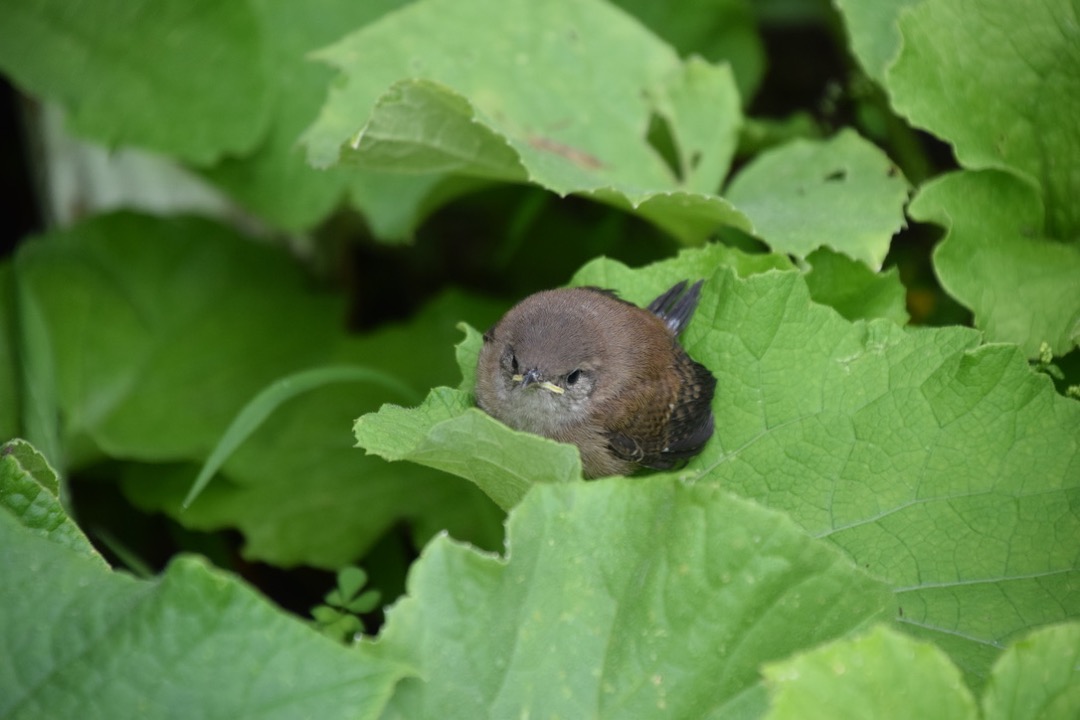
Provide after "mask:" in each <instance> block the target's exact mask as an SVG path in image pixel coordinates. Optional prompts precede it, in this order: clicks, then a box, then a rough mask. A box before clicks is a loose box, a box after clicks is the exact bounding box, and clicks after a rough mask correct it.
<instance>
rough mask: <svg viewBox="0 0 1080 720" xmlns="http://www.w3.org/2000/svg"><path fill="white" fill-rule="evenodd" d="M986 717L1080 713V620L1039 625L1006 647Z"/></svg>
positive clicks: (1030, 718)
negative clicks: (1042, 626) (1052, 624)
mask: <svg viewBox="0 0 1080 720" xmlns="http://www.w3.org/2000/svg"><path fill="white" fill-rule="evenodd" d="M983 709H984V711H985V712H984V717H985V718H986V720H1006V719H1007V720H1036V718H1039V719H1042V720H1051V719H1052V718H1073V717H1077V716H1080V624H1077V623H1068V624H1064V625H1055V626H1052V627H1048V628H1043V629H1041V630H1036V631H1035V632H1033V633H1031V634H1030V635H1028V636H1027V637H1025V638H1022V639H1020V640H1017V641H1016V642H1015V643H1013V644H1012V645H1010V646H1009V647H1008V648H1006V650H1005V652H1004V653H1002V655H1001V658H1000V659H999V660H998V661H997V663H996V664H995V665H994V671H993V673H992V674H991V676H990V682H989V683H987V686H986V692H985V693H984V694H983Z"/></svg>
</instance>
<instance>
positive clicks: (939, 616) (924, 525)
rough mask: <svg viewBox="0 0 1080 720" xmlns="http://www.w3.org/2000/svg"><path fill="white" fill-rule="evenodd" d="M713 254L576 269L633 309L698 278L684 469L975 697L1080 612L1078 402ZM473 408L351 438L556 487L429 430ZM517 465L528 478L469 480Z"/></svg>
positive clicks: (1006, 359) (515, 450) (979, 352)
mask: <svg viewBox="0 0 1080 720" xmlns="http://www.w3.org/2000/svg"><path fill="white" fill-rule="evenodd" d="M714 252H715V251H712V250H710V249H709V248H705V249H702V250H696V251H687V252H684V253H683V254H682V255H681V256H680V257H679V258H678V259H676V260H675V261H669V263H658V264H656V265H653V266H650V267H647V268H643V269H641V270H638V271H636V272H632V273H629V272H626V271H625V270H624V269H623V268H622V267H621V266H620V265H618V264H616V263H610V265H609V262H610V261H598V262H597V263H596V264H595V265H591V266H590V268H589V270H588V273H587V274H586V275H584V277H585V278H587V280H586V281H592V280H594V279H597V278H599V279H601V280H612V281H617V282H611V283H607V282H605V283H604V284H606V285H609V286H612V287H614V288H615V289H616V290H618V291H620V293H621V294H622V296H623V297H625V298H627V299H628V300H631V301H633V302H637V303H641V302H647V301H648V300H650V299H651V298H652V297H655V294H656V293H657V292H659V291H661V290H663V289H664V288H665V287H666V286H667V285H665V283H666V284H670V282H671V281H672V277H673V275H678V276H681V277H679V278H678V279H681V278H685V277H699V278H705V279H706V283H705V287H704V290H703V293H702V300H701V304H700V306H699V308H698V311H697V313H696V315H695V317H694V319H693V321H692V322H691V323H690V326H689V327H688V329H687V330H686V332H685V333H684V335H683V344H684V345H685V347H686V348H687V350H688V352H689V353H690V355H691V356H692V357H694V358H695V359H697V360H699V361H700V362H702V363H704V364H705V365H706V366H707V367H708V368H709V369H710V370H712V372H713V373H714V375H716V377H717V381H718V383H717V391H716V397H715V399H714V402H713V411H714V414H715V416H716V430H715V434H714V437H713V439H712V440H711V441H710V442H709V443H708V444H707V445H706V446H705V449H704V451H703V452H702V454H701V455H699V456H698V457H696V458H694V459H693V460H691V461H690V462H689V464H688V465H687V466H686V468H685V469H684V470H683V471H681V473H680V476H682V477H684V478H687V479H690V478H695V477H696V478H697V482H699V483H700V482H704V481H709V482H718V483H721V484H722V485H723V486H724V487H725V488H727V489H729V490H731V491H732V492H735V493H737V494H739V495H743V496H745V497H748V498H752V499H755V500H757V501H759V502H761V503H763V504H765V505H768V506H770V507H773V508H777V509H781V510H784V511H787V512H788V513H790V514H791V516H792V517H793V518H794V519H795V520H796V522H798V523H799V524H800V525H802V526H803V527H804V528H805V529H806V530H807V532H809V533H810V534H812V535H814V536H816V537H823V538H828V539H830V540H831V541H832V542H833V543H835V544H836V545H838V546H839V547H841V548H842V549H843V550H844V551H845V552H847V553H849V554H850V556H851V557H852V558H853V559H854V560H855V561H856V562H857V563H858V564H859V566H860V567H865V568H866V569H867V570H869V571H870V572H871V573H873V574H875V575H876V576H878V577H880V578H882V579H883V580H885V581H886V582H887V583H889V585H890V586H891V587H893V588H894V589H895V590H896V592H897V595H898V601H899V607H898V611H897V612H898V613H902V617H901V618H900V620H899V621H900V622H901V623H902V625H903V626H904V627H905V628H907V629H908V630H909V631H910V632H911V633H913V634H915V635H917V636H920V637H925V638H929V639H933V640H934V641H935V642H936V643H937V644H938V645H939V646H941V647H942V648H943V649H945V650H946V651H947V652H948V653H949V654H950V656H951V657H952V658H953V660H954V661H955V662H956V663H957V664H958V665H959V666H960V667H961V669H962V670H963V671H964V672H965V674H966V675H967V676H968V678H969V679H970V680H971V681H972V682H974V683H976V684H978V683H981V682H982V681H983V680H984V679H985V677H986V674H987V673H988V671H989V667H990V665H991V664H992V662H993V661H994V658H995V657H996V656H997V654H998V652H999V649H1000V648H1001V647H1002V646H1003V645H1004V643H1005V642H1006V641H1007V640H1008V639H1009V638H1011V637H1013V636H1015V635H1017V634H1019V633H1022V632H1025V631H1026V630H1028V629H1030V628H1033V627H1037V626H1039V625H1042V624H1046V623H1051V622H1059V621H1061V620H1064V619H1068V618H1072V617H1080V595H1077V593H1076V592H1075V587H1076V584H1077V582H1078V581H1080V567H1078V560H1077V556H1076V553H1075V547H1074V545H1075V543H1074V542H1073V541H1072V539H1073V538H1075V537H1077V536H1080V513H1078V512H1077V511H1076V507H1077V504H1076V502H1075V501H1076V499H1077V497H1080V473H1077V472H1076V467H1077V463H1078V462H1080V434H1078V433H1077V432H1076V429H1077V428H1078V427H1080V405H1077V404H1076V403H1074V402H1072V401H1071V400H1068V399H1066V398H1063V397H1061V396H1059V395H1057V394H1056V393H1055V392H1054V389H1053V386H1052V385H1051V383H1050V381H1049V379H1048V378H1046V377H1045V376H1042V375H1039V374H1036V373H1034V372H1033V371H1032V370H1031V368H1029V367H1028V365H1027V363H1026V361H1025V358H1024V356H1023V354H1022V353H1021V352H1020V351H1019V350H1018V348H1016V347H1012V346H1004V345H990V346H979V344H978V341H979V338H978V334H977V333H975V332H974V331H970V330H965V329H960V328H948V329H918V330H911V331H905V330H904V329H902V328H900V327H898V326H897V325H896V324H895V323H894V322H892V321H890V320H873V321H869V322H865V321H857V322H850V321H847V320H845V319H844V318H842V317H841V316H840V315H838V314H837V313H836V312H835V311H833V310H831V309H829V308H826V307H823V306H820V305H817V304H815V303H813V302H811V299H810V295H809V292H808V290H807V287H806V285H805V283H804V281H803V280H802V277H801V275H800V274H799V273H797V272H776V271H772V272H766V273H762V274H755V275H749V276H748V277H746V278H744V279H740V278H737V277H736V276H735V275H734V274H733V273H732V272H731V270H730V269H728V268H726V267H725V266H724V265H722V264H719V263H717V259H716V257H715V256H713V255H711V254H710V253H714ZM695 259H697V260H698V261H699V264H698V265H697V266H696V267H695V266H694V264H693V263H694V260H695ZM676 268H677V273H676V272H675V270H676ZM471 404H472V403H471V398H470V397H469V396H468V395H466V394H465V393H463V392H460V391H449V390H443V391H440V392H439V393H436V394H434V395H433V396H432V397H430V398H429V400H428V402H427V404H426V405H424V406H422V408H421V409H419V410H413V411H409V410H404V409H401V408H393V409H390V408H384V409H383V410H382V411H381V412H380V413H379V415H376V416H365V417H364V418H361V420H360V421H358V430H359V432H358V435H357V437H358V440H359V442H360V444H361V445H362V446H364V447H367V448H368V449H369V450H372V449H376V450H377V451H378V452H379V453H380V454H383V455H384V456H385V457H409V458H411V459H417V460H418V461H421V462H424V461H427V460H428V459H431V458H437V459H438V462H439V463H440V467H441V468H443V469H446V470H448V471H451V472H454V473H457V474H460V475H462V476H463V477H466V478H468V479H470V480H472V481H473V482H476V483H477V484H481V482H482V483H483V484H482V485H481V487H483V488H484V490H485V492H487V493H489V494H491V495H492V496H493V497H496V498H497V501H498V502H500V504H503V505H504V506H506V504H507V502H508V501H509V502H513V500H514V499H515V498H516V497H520V495H521V493H522V492H523V491H524V490H525V489H526V488H527V486H528V485H529V484H534V483H535V484H539V483H541V482H543V481H545V480H547V481H550V480H551V479H555V478H560V477H565V475H564V474H561V473H564V472H565V470H564V468H565V467H566V466H565V459H566V455H564V454H563V453H564V450H563V447H566V448H567V449H570V450H572V449H573V448H570V447H569V446H556V445H553V444H546V442H545V441H543V440H541V439H537V438H531V437H529V436H527V435H523V434H520V433H513V432H511V431H509V430H508V429H505V428H503V427H502V426H501V425H499V424H498V423H495V422H494V421H490V423H489V424H490V428H487V427H485V428H484V430H485V441H484V443H483V445H479V444H477V443H470V442H469V441H467V440H463V439H461V436H459V435H454V436H449V435H446V434H445V433H443V432H441V431H440V432H439V433H436V432H434V430H435V429H439V428H447V427H454V426H455V423H465V422H467V423H469V427H470V430H471V431H472V430H474V427H475V426H478V425H480V421H481V420H482V419H484V417H483V415H481V414H480V413H479V411H477V410H474V409H472V410H470V409H469V408H470V407H471ZM466 418H468V419H466ZM476 436H478V435H476ZM417 448H420V449H421V450H422V452H418V451H417ZM455 456H456V457H455ZM519 457H528V462H527V463H526V466H527V467H526V468H524V469H523V470H521V471H515V473H514V474H512V475H510V474H508V473H506V472H505V471H502V472H501V473H500V474H499V475H494V476H493V477H485V478H484V479H483V480H482V481H481V480H480V479H478V476H479V475H480V473H481V472H485V473H486V472H487V471H488V470H487V469H488V468H489V467H491V466H492V465H493V464H494V463H495V461H496V460H501V459H502V458H507V460H505V461H503V462H505V463H506V464H507V465H509V464H510V463H511V462H513V460H512V459H513V458H519ZM421 458H422V459H421ZM500 476H501V477H502V478H503V479H502V480H500V479H499V478H500ZM508 476H509V477H508Z"/></svg>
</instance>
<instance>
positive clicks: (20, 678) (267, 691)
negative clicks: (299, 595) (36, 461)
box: [0, 481, 406, 720]
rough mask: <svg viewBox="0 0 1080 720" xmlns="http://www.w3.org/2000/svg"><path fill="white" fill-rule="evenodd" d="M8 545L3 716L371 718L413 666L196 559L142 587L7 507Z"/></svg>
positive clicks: (1, 572) (176, 564)
mask: <svg viewBox="0 0 1080 720" xmlns="http://www.w3.org/2000/svg"><path fill="white" fill-rule="evenodd" d="M0 482H3V481H0ZM68 522H70V521H68ZM0 546H2V547H3V548H4V552H3V553H0V578H3V582H2V583H0V605H2V606H3V608H4V622H3V623H2V624H0V689H2V692H0V716H3V717H5V718H13V719H15V718H27V720H29V719H30V718H45V717H51V718H62V717H81V718H115V717H121V716H129V715H139V716H147V715H163V714H164V715H167V714H169V712H168V710H167V709H170V708H171V709H174V710H176V709H179V708H182V711H180V712H182V714H184V715H189V716H200V717H239V716H243V715H250V714H252V713H256V714H258V715H259V716H260V717H274V718H294V717H303V716H310V717H326V718H334V717H340V718H355V717H365V718H375V717H378V715H379V713H380V712H381V710H382V707H383V705H384V704H385V703H386V701H387V699H388V698H389V696H390V693H391V691H392V689H393V687H394V684H395V683H396V682H397V681H398V679H399V678H401V677H402V676H403V675H404V674H405V672H406V670H405V669H404V668H403V667H402V666H400V665H397V664H394V663H391V662H387V661H385V660H380V659H378V658H375V657H373V656H372V655H371V654H370V653H367V652H364V651H358V650H356V649H352V650H347V649H345V648H343V647H341V646H339V645H337V644H335V643H332V642H330V641H329V640H327V639H325V638H323V637H322V636H320V635H319V634H318V633H315V632H314V631H312V630H310V629H308V628H307V627H306V626H305V625H303V624H302V623H301V622H299V621H298V620H296V619H294V618H291V617H289V616H287V615H285V614H284V613H283V612H281V611H280V610H278V609H276V608H274V607H273V606H271V605H270V603H268V602H267V601H266V600H265V599H263V598H261V597H259V596H258V595H257V594H256V593H254V592H253V591H252V590H251V589H249V588H248V587H246V586H245V585H243V584H241V583H240V582H239V581H237V580H236V579H235V578H233V577H231V576H228V575H226V574H224V573H222V572H220V571H217V570H214V569H212V568H210V567H208V566H207V564H206V563H205V562H204V561H201V560H197V559H195V558H191V557H182V558H180V559H177V560H175V561H173V562H172V564H170V566H169V567H168V569H167V570H166V571H165V573H164V574H163V575H162V576H161V578H160V579H158V580H155V581H140V580H135V579H133V578H131V577H130V576H128V575H125V574H123V573H116V572H112V571H110V570H109V569H108V568H107V567H106V566H105V564H104V563H103V562H102V561H101V560H100V558H96V557H88V556H87V555H85V554H83V553H80V552H77V551H73V550H72V549H70V548H68V547H64V546H63V545H61V544H58V543H56V542H52V541H51V540H48V539H45V538H42V537H38V536H36V535H35V533H34V532H32V531H31V530H28V529H27V528H24V527H21V526H20V525H19V524H18V522H17V521H16V520H15V519H14V518H12V516H11V515H10V514H8V513H6V512H0ZM102 678H108V682H102Z"/></svg>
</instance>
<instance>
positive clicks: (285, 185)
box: [204, 0, 405, 231]
mask: <svg viewBox="0 0 1080 720" xmlns="http://www.w3.org/2000/svg"><path fill="white" fill-rule="evenodd" d="M404 2H405V0H378V1H377V2H375V1H372V0H369V1H368V2H362V3H358V2H350V1H349V0H324V1H323V2H320V3H319V5H318V8H317V10H313V9H312V8H310V7H308V6H306V5H301V4H297V3H294V2H289V0H253V1H252V3H251V4H252V9H253V11H254V14H255V17H256V19H257V21H258V27H259V29H260V30H261V34H262V38H263V53H264V56H265V57H266V59H267V60H266V62H267V64H268V66H269V68H270V77H272V78H273V80H274V87H275V89H276V93H275V96H274V99H273V103H272V106H271V108H270V113H271V119H270V128H269V132H268V134H267V137H266V139H265V140H264V141H263V142H262V143H260V144H259V146H258V147H256V148H254V149H253V151H252V152H250V153H248V154H246V155H244V156H231V157H228V158H225V159H223V160H222V161H221V162H220V163H218V164H217V165H215V166H213V167H211V168H208V169H207V170H206V171H205V172H204V175H205V176H206V177H207V178H209V179H210V180H211V181H212V182H214V183H216V184H217V185H218V186H219V187H221V188H223V189H224V190H225V191H226V192H228V193H229V194H230V195H232V196H233V197H234V198H236V199H237V200H239V201H240V202H241V203H243V204H244V205H245V206H246V207H247V208H249V209H251V210H253V211H254V212H256V213H258V214H259V216H260V217H263V218H265V219H267V220H269V221H270V222H272V223H273V224H274V225H275V226H277V227H280V228H284V229H286V230H292V231H297V230H303V229H307V228H310V227H312V226H313V225H315V224H316V223H317V222H319V221H320V220H321V219H322V218H324V217H325V216H326V215H327V214H329V213H330V212H331V211H333V210H334V209H335V208H336V206H337V205H338V204H339V203H340V202H341V200H342V197H343V196H344V195H345V192H346V189H347V187H348V185H349V182H350V178H349V174H348V173H346V172H344V171H342V170H337V171H329V172H319V171H317V170H314V169H312V168H311V167H310V166H309V165H308V164H307V163H306V162H305V161H304V156H303V153H302V152H300V151H299V149H298V148H297V146H296V141H297V138H298V137H299V135H300V133H301V132H302V131H303V129H304V128H305V127H306V126H307V124H308V123H309V122H311V119H312V118H313V117H315V115H316V114H317V113H318V111H319V107H320V105H321V104H322V101H323V99H324V97H325V94H326V86H327V85H328V84H329V83H330V81H331V78H332V76H333V74H332V73H331V72H330V71H329V70H328V69H327V68H325V67H321V66H320V65H318V64H316V63H313V62H311V61H310V60H309V59H308V58H307V54H308V53H309V52H311V51H313V50H315V49H317V48H319V47H322V46H323V45H325V44H326V43H329V42H331V41H333V40H336V39H337V38H339V37H341V35H342V33H343V31H344V30H346V29H352V28H357V27H361V26H363V25H366V24H367V23H369V22H371V21H372V20H374V19H375V18H376V17H378V16H380V15H382V14H384V13H386V12H387V11H388V10H390V9H392V8H394V7H397V6H399V5H402V4H404Z"/></svg>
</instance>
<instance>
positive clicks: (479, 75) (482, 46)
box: [305, 0, 746, 241]
mask: <svg viewBox="0 0 1080 720" xmlns="http://www.w3.org/2000/svg"><path fill="white" fill-rule="evenodd" d="M318 57H319V58H320V59H322V60H325V61H327V62H329V63H331V64H332V65H334V66H335V67H337V68H339V69H340V70H342V71H343V73H344V77H343V78H342V81H341V82H339V83H338V84H337V85H336V86H335V87H334V88H333V89H332V91H331V95H330V99H329V100H328V102H327V104H326V106H325V107H324V108H323V111H322V114H321V115H320V116H319V119H318V120H317V121H316V123H315V124H314V125H312V126H311V127H310V128H309V129H308V131H307V132H306V133H305V143H306V144H307V147H308V156H309V159H310V160H311V161H312V162H313V163H314V164H315V165H317V166H320V167H325V166H327V165H330V164H333V163H335V162H336V161H338V159H339V156H341V154H342V150H343V146H347V147H345V152H344V157H345V158H346V159H348V160H351V161H354V162H357V163H359V164H361V165H362V166H363V167H365V168H373V169H382V170H393V171H396V172H423V173H432V172H435V173H446V172H452V173H463V174H468V175H474V176H479V177H484V178H495V179H498V180H503V181H521V180H528V181H530V182H534V183H536V184H538V185H540V186H542V187H545V188H548V189H550V190H552V191H554V192H556V193H559V194H563V195H565V194H567V193H571V192H576V193H585V194H590V195H592V196H595V197H597V198H598V199H600V200H602V201H604V202H609V203H612V204H615V205H617V206H620V207H626V208H628V209H633V210H634V211H635V212H638V213H639V214H641V215H642V216H644V217H646V218H648V219H650V220H652V221H653V222H657V223H658V224H660V225H661V226H662V227H664V228H665V229H667V230H669V231H670V232H673V233H675V234H676V235H677V237H680V238H681V239H683V240H686V241H690V240H700V239H701V238H702V237H704V236H705V235H706V234H708V233H709V232H712V231H714V230H715V228H716V226H717V225H718V224H721V223H723V224H732V225H736V226H745V225H746V221H745V218H743V217H742V216H741V215H740V214H739V213H738V212H736V211H734V210H733V209H732V208H731V207H730V205H728V204H727V203H725V202H723V201H722V200H721V199H719V198H717V197H715V196H713V195H710V194H709V193H712V192H715V190H716V188H717V185H718V183H719V180H720V178H722V177H723V176H724V174H725V173H726V170H727V167H728V165H729V163H730V160H731V156H732V154H733V152H734V148H735V140H736V134H737V132H738V127H739V124H740V123H741V113H740V111H739V101H738V92H737V90H736V89H735V84H734V80H733V78H732V75H731V72H730V70H729V69H728V68H727V67H725V66H713V65H709V64H708V63H705V62H704V61H701V60H694V61H691V62H690V63H688V64H685V65H684V64H682V63H680V62H679V60H678V58H677V57H676V55H675V54H674V53H673V52H672V50H671V49H670V48H669V47H667V46H666V45H665V44H663V43H662V42H660V41H659V40H658V39H657V38H655V37H654V36H652V35H651V34H650V33H648V31H646V30H645V29H644V28H642V27H641V26H640V25H638V24H637V23H636V22H634V21H633V20H632V19H630V18H628V17H627V16H625V15H623V14H622V13H620V12H618V11H616V10H614V9H613V8H611V7H610V6H607V5H605V4H602V3H599V2H589V3H585V4H582V3H577V2H571V1H570V0H551V1H550V2H546V3H544V4H543V6H538V5H536V4H534V3H530V2H526V1H525V0H512V1H511V2H503V1H501V0H500V1H499V2H495V1H494V0H468V1H466V2H457V1H452V0H426V1H425V2H420V3H415V4H413V5H411V6H409V7H407V8H405V9H403V10H401V11H399V12H397V13H394V14H392V15H389V16H386V17H384V18H382V19H381V20H379V21H377V22H375V23H373V24H371V25H369V26H368V27H365V28H363V29H361V30H360V31H358V32H356V33H354V34H352V35H350V36H348V37H347V38H345V39H344V40H342V41H341V42H339V43H337V44H336V45H333V46H331V47H329V48H327V49H325V50H322V51H320V53H319V54H318ZM508 59H509V61H508ZM583 64H584V65H583ZM553 96H557V97H559V98H560V101H559V102H558V103H552V102H551V101H550V98H551V97H553ZM567 107H573V108H574V112H573V113H570V114H567V112H566V110H565V108H567ZM704 108H708V109H709V110H705V109H704ZM654 116H655V117H657V118H661V119H663V120H664V121H666V122H667V124H668V129H669V131H670V133H671V135H672V138H673V140H674V144H675V147H676V149H677V167H675V168H671V167H669V166H668V165H667V164H666V163H665V161H664V159H663V158H662V157H661V155H660V153H659V152H657V151H656V150H655V149H654V148H653V147H652V146H651V145H650V144H649V143H648V142H647V139H646V131H647V129H648V126H649V123H650V119H651V118H652V117H654ZM645 205H649V206H650V207H648V208H643V207H642V206H645ZM680 205H689V206H691V207H693V208H695V213H696V214H699V215H704V216H706V217H707V218H708V221H709V224H708V226H707V232H706V231H705V229H704V228H702V227H700V226H698V225H697V224H695V225H687V224H686V221H685V219H684V216H685V210H683V211H680V210H679V209H678V208H679V206H680Z"/></svg>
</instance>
